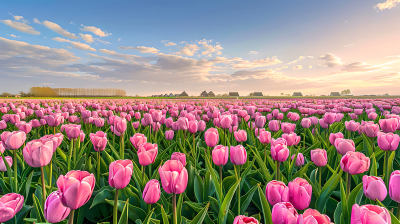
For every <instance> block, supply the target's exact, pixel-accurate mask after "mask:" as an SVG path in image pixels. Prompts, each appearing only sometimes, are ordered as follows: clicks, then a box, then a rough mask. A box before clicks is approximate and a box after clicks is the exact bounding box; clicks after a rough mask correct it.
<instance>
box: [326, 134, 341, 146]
mask: <svg viewBox="0 0 400 224" xmlns="http://www.w3.org/2000/svg"><path fill="white" fill-rule="evenodd" d="M337 138H344V136H343V134H342V133H341V132H338V133H331V134H330V135H329V142H330V143H331V144H332V145H334V144H335V140H336V139H337Z"/></svg>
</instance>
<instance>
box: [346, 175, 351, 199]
mask: <svg viewBox="0 0 400 224" xmlns="http://www.w3.org/2000/svg"><path fill="white" fill-rule="evenodd" d="M346 175H347V181H346V188H347V191H346V193H347V198H349V195H350V190H351V189H350V188H351V175H350V174H349V173H346Z"/></svg>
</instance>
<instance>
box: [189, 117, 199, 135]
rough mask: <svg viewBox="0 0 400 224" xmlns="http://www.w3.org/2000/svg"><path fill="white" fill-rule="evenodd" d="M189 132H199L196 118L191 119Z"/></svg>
mask: <svg viewBox="0 0 400 224" xmlns="http://www.w3.org/2000/svg"><path fill="white" fill-rule="evenodd" d="M188 125H189V128H188V129H189V132H190V133H191V134H194V133H196V132H197V129H198V122H197V121H196V120H194V121H189V124H188Z"/></svg>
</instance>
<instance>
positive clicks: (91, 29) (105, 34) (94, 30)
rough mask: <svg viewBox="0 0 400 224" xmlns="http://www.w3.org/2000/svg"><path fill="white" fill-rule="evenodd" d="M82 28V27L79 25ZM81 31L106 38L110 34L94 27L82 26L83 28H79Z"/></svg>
mask: <svg viewBox="0 0 400 224" xmlns="http://www.w3.org/2000/svg"><path fill="white" fill-rule="evenodd" d="M81 26H83V25H81ZM79 29H80V30H82V31H87V32H92V33H94V34H96V35H97V36H99V37H106V36H108V35H111V33H107V31H105V30H104V31H102V30H101V29H100V28H97V27H94V26H83V28H79Z"/></svg>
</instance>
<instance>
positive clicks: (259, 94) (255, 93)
mask: <svg viewBox="0 0 400 224" xmlns="http://www.w3.org/2000/svg"><path fill="white" fill-rule="evenodd" d="M254 96H263V94H262V92H254Z"/></svg>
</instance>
